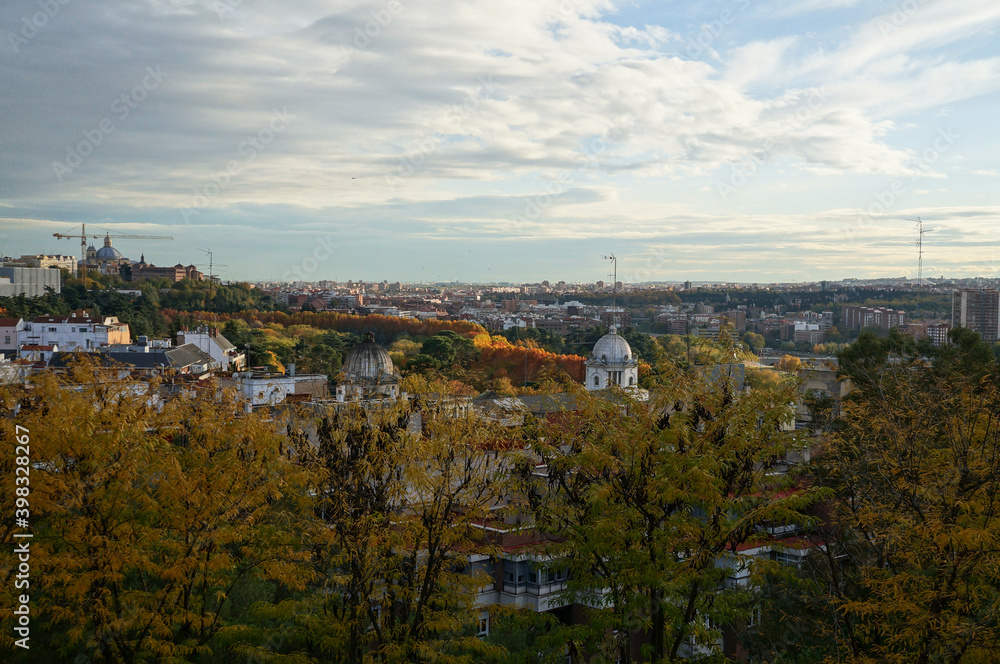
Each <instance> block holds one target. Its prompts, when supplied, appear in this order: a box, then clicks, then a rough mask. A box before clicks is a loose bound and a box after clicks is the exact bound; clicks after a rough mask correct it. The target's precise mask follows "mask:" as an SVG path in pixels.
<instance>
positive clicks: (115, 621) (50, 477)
mask: <svg viewBox="0 0 1000 664" xmlns="http://www.w3.org/2000/svg"><path fill="white" fill-rule="evenodd" d="M156 389H157V384H156V383H155V382H154V383H151V384H148V385H146V384H142V383H136V382H133V381H129V380H119V379H117V378H116V377H115V375H114V373H111V372H109V371H106V370H101V369H98V368H97V367H95V366H94V365H92V364H90V363H88V362H86V361H81V362H80V363H79V364H78V365H77V366H76V367H75V368H74V370H73V372H72V375H71V376H70V377H69V379H68V381H67V382H63V381H61V380H60V379H57V378H56V377H54V376H52V375H51V374H49V375H46V376H44V377H43V378H42V379H41V380H40V381H39V382H38V383H37V384H35V385H34V386H33V389H32V391H31V392H30V393H28V394H17V393H16V392H15V391H12V390H9V389H5V390H4V392H3V394H2V395H0V396H2V399H3V403H4V405H5V407H6V408H10V407H11V405H12V403H13V402H14V401H20V402H21V404H22V408H21V409H20V412H19V413H18V415H17V417H16V418H15V420H14V422H16V424H17V425H19V426H21V427H24V428H26V429H27V430H28V431H29V434H30V435H29V440H30V458H31V461H32V464H33V465H32V467H31V468H32V470H31V494H30V504H31V515H32V520H31V521H32V532H33V534H34V538H33V539H32V540H31V565H32V576H31V598H32V602H33V603H34V606H33V607H32V608H33V610H34V611H37V613H35V614H34V619H33V624H32V637H33V638H32V641H31V650H30V651H27V652H30V657H28V656H25V657H24V658H23V659H22V661H32V662H38V661H47V662H61V661H80V660H78V659H74V656H79V657H82V658H84V659H85V660H86V661H93V662H148V661H190V660H195V659H198V658H204V659H208V660H209V661H210V660H211V659H212V658H213V657H214V656H216V655H219V656H220V659H222V658H224V656H225V653H224V649H223V650H222V651H221V652H220V650H219V644H218V640H217V639H218V637H219V636H220V635H221V634H223V633H225V632H226V631H228V630H229V629H231V626H233V625H235V624H236V623H238V622H239V615H240V612H241V611H243V610H245V607H242V606H234V605H233V604H232V603H231V602H230V598H231V597H233V596H237V595H239V593H240V592H242V589H244V588H246V587H249V586H252V585H254V584H256V583H260V582H265V583H273V584H278V585H282V586H285V587H288V588H296V587H301V585H302V579H303V575H302V573H301V571H302V568H301V567H300V566H299V565H300V563H302V562H303V558H304V555H303V551H302V547H301V544H300V539H299V537H298V535H299V533H300V531H301V527H302V524H303V516H304V515H307V513H305V512H304V509H303V504H304V503H303V498H304V495H305V485H306V482H305V477H304V474H303V472H302V471H301V470H300V469H299V468H297V467H295V466H294V465H292V464H290V463H288V462H287V461H286V460H285V459H284V457H283V456H282V454H281V453H280V450H281V445H280V439H279V437H278V436H277V435H276V434H275V433H274V431H273V429H272V427H271V426H270V425H269V424H268V423H267V422H266V421H264V420H263V418H260V417H257V416H254V415H248V414H246V413H245V412H244V411H243V409H242V408H241V407H240V406H239V405H238V404H237V403H235V402H234V401H231V400H229V399H223V400H222V401H218V400H216V399H215V392H214V390H210V391H207V392H206V393H204V394H193V395H190V396H182V397H179V398H176V399H172V400H169V401H166V402H162V401H161V400H160V398H159V397H158V396H156ZM8 413H9V411H8ZM14 422H12V421H11V420H9V419H7V418H4V419H0V427H2V428H3V429H4V436H5V438H6V437H7V435H8V434H10V435H11V438H10V440H13V439H14V438H13V434H14ZM10 461H11V457H9V456H8V455H4V456H3V466H4V468H3V471H4V475H3V477H2V479H0V482H2V483H3V490H4V495H5V496H13V495H14V487H13V486H11V485H12V484H13V482H14V473H13V469H12V468H11V467H9V466H10ZM5 500H6V499H5ZM7 527H8V528H9V526H7ZM4 535H6V536H8V537H9V535H10V533H9V531H8V532H6V533H4ZM8 541H9V540H8ZM11 573H12V572H7V573H5V576H9V574H11ZM7 581H10V579H9V578H8V579H7ZM4 587H5V589H9V588H12V587H13V584H12V583H9V582H8V583H5V585H4ZM5 592H10V591H6V590H5ZM7 599H8V600H9V599H10V598H9V597H7ZM5 603H6V602H5ZM7 605H8V606H9V605H10V604H7ZM8 616H9V612H8ZM8 616H5V617H4V619H3V622H4V630H3V637H0V639H3V640H4V641H5V643H3V645H2V647H4V648H8V649H9V650H8V652H11V653H15V654H14V655H12V656H17V655H16V653H17V652H18V650H19V649H16V648H11V644H10V642H9V640H10V635H11V634H12V630H11V629H10V625H9V617H8Z"/></svg>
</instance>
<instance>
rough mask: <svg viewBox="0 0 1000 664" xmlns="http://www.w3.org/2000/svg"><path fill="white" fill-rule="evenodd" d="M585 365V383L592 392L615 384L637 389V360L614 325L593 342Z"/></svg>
mask: <svg viewBox="0 0 1000 664" xmlns="http://www.w3.org/2000/svg"><path fill="white" fill-rule="evenodd" d="M586 366H587V379H586V385H587V389H588V390H590V391H592V392H593V391H595V390H604V389H607V388H609V387H612V386H615V385H618V386H620V387H622V388H625V389H627V390H628V389H631V390H638V389H639V360H637V359H636V358H635V356H634V355H632V347H631V346H629V345H628V342H627V341H625V339H624V338H623V337H622V336H621V335H620V334H618V330H616V329H615V326H614V325H612V326H611V331H610V332H608V333H607V334H605V335H604V336H603V337H601V338H600V339H598V340H597V343H596V344H594V350H593V352H592V353H591V354H590V358H589V359H588V360H587V363H586Z"/></svg>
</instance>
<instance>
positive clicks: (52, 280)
mask: <svg viewBox="0 0 1000 664" xmlns="http://www.w3.org/2000/svg"><path fill="white" fill-rule="evenodd" d="M49 288H51V289H52V290H53V292H56V293H61V292H62V272H60V271H59V270H54V269H52V268H48V267H44V268H42V267H0V297H16V296H18V295H24V296H25V297H41V296H43V295H45V293H46V290H47V289H49Z"/></svg>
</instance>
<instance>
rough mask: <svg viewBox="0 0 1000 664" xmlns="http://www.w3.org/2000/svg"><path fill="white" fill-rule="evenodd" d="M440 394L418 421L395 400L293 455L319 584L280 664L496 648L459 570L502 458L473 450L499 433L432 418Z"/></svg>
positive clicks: (334, 416) (494, 491) (478, 655)
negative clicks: (300, 473)
mask: <svg viewBox="0 0 1000 664" xmlns="http://www.w3.org/2000/svg"><path fill="white" fill-rule="evenodd" d="M440 398H441V397H440V395H426V394H425V395H421V397H420V399H421V404H422V406H421V411H420V414H421V418H420V426H415V425H416V420H413V419H411V418H413V417H415V415H414V413H413V412H412V411H411V410H410V408H409V406H408V405H406V404H405V403H402V402H401V403H398V404H395V405H386V406H384V407H381V408H370V409H367V410H363V409H362V408H361V407H359V406H350V407H346V408H343V409H339V410H337V411H334V412H333V413H331V414H329V415H328V416H326V417H324V418H323V419H322V421H321V422H320V423H319V426H318V434H319V448H318V450H316V452H315V453H311V452H307V451H306V452H304V453H303V455H302V456H303V458H304V459H306V460H307V461H308V463H309V464H310V465H311V466H312V467H313V468H314V469H315V473H316V478H317V480H316V484H315V486H314V487H313V489H312V494H313V495H314V496H315V501H316V502H315V509H316V513H317V514H318V516H319V519H320V522H321V524H322V527H321V528H319V529H317V531H316V535H315V536H316V541H315V545H314V548H313V553H314V558H313V565H314V570H315V576H316V578H317V579H318V582H317V583H316V584H315V585H314V586H313V587H312V592H311V593H310V594H309V595H307V596H304V597H303V598H302V599H301V601H299V602H298V603H297V604H296V605H295V609H294V612H293V613H292V614H291V615H293V620H294V626H293V627H291V628H290V629H289V630H288V631H286V632H285V633H284V634H283V635H282V636H283V643H284V645H283V646H282V647H281V648H277V650H278V651H279V653H278V654H284V655H287V658H286V659H287V661H296V660H295V659H294V656H295V654H296V653H301V654H306V655H308V656H309V657H312V658H322V659H323V661H335V662H358V663H362V662H422V661H440V662H454V663H456V664H459V663H463V662H478V661H483V659H484V658H486V657H487V656H489V655H496V654H497V653H499V652H500V650H499V648H497V647H495V646H494V647H490V646H489V644H486V643H484V642H483V641H481V640H480V639H479V638H478V637H477V636H476V629H477V627H478V624H479V616H478V613H479V612H478V610H477V609H476V608H475V606H474V597H475V594H476V592H477V589H478V586H480V585H482V584H483V582H484V579H483V578H482V577H480V576H476V575H471V574H468V573H466V571H465V569H464V568H465V565H466V562H467V558H466V557H467V555H468V553H469V551H470V550H472V547H473V546H474V547H476V550H477V551H489V547H488V546H487V545H486V544H485V543H484V542H482V541H481V535H482V532H483V531H482V530H481V529H479V528H477V527H476V524H477V523H479V522H481V521H482V520H483V519H485V518H487V517H488V515H489V512H490V508H491V507H492V506H493V505H494V504H495V503H496V501H497V500H498V497H499V495H500V487H501V484H500V478H501V477H502V473H500V471H501V469H502V466H501V465H500V464H501V462H500V459H499V458H498V456H497V455H496V454H483V453H481V450H482V449H483V446H484V445H488V444H490V443H491V440H492V437H493V436H495V435H496V432H494V431H492V430H491V428H490V427H487V426H483V423H482V422H480V421H478V420H474V419H469V418H461V417H459V418H456V417H452V416H446V415H440V414H438V413H437V412H436V411H437V409H436V407H435V405H434V404H435V403H437V402H439V401H440ZM418 431H419V432H420V433H417V432H418ZM279 661H285V660H279Z"/></svg>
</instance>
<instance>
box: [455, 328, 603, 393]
mask: <svg viewBox="0 0 1000 664" xmlns="http://www.w3.org/2000/svg"><path fill="white" fill-rule="evenodd" d="M473 343H474V344H475V345H476V348H478V349H479V351H480V360H479V361H480V364H481V365H483V366H484V367H489V368H490V369H491V370H492V371H493V374H494V375H496V376H506V377H508V378H510V380H511V382H512V383H513V384H515V385H517V384H521V383H524V382H525V379H526V377H527V380H532V381H534V380H539V379H540V378H542V377H551V378H553V379H557V375H558V374H559V373H560V372H565V374H566V375H568V376H569V377H570V378H572V379H573V380H575V381H577V382H581V383H582V382H583V378H584V375H585V371H584V362H585V361H586V359H585V358H583V357H580V356H579V355H559V354H557V353H552V352H550V351H547V350H543V349H541V348H538V347H537V345H535V344H534V343H533V342H528V343H525V342H519V343H518V344H517V345H514V344H512V343H511V342H510V341H508V340H507V339H505V338H504V337H500V336H491V335H489V334H480V335H477V336H476V337H475V338H474V339H473ZM526 374H527V376H526Z"/></svg>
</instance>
